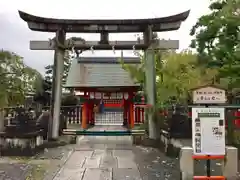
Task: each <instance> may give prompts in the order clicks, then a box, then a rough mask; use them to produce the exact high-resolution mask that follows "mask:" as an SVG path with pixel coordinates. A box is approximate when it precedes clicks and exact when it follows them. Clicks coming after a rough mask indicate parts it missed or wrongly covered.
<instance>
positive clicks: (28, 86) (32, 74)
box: [0, 50, 42, 107]
mask: <svg viewBox="0 0 240 180" xmlns="http://www.w3.org/2000/svg"><path fill="white" fill-rule="evenodd" d="M0 61H1V66H0V107H5V106H7V105H16V104H17V103H21V102H22V101H23V100H24V98H25V96H26V95H27V94H28V93H32V92H34V91H36V90H39V89H38V88H39V86H40V85H39V83H40V81H39V79H41V78H42V76H41V74H40V73H39V72H38V71H37V70H35V69H32V68H30V67H28V66H27V65H26V64H24V61H23V58H22V57H20V56H19V55H17V54H15V53H12V52H9V51H4V50H2V51H0Z"/></svg>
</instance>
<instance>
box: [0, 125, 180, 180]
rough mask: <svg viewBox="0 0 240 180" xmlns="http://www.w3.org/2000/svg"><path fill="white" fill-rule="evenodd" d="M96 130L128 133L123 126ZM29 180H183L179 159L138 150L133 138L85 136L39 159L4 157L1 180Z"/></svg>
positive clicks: (51, 150) (146, 149)
mask: <svg viewBox="0 0 240 180" xmlns="http://www.w3.org/2000/svg"><path fill="white" fill-rule="evenodd" d="M94 129H95V130H97V129H100V130H112V129H115V130H124V129H123V128H122V127H121V126H118V127H112V126H111V127H104V126H103V127H100V128H99V127H94V128H93V129H91V130H94ZM62 138H63V139H62V140H61V141H65V140H64V139H65V138H66V137H62ZM66 142H67V140H66ZM26 179H27V180H75V179H77V180H86V179H87V180H88V179H94V180H113V179H114V180H161V179H163V180H179V179H180V173H179V163H178V159H172V158H169V157H166V156H165V155H164V154H163V153H162V152H160V151H159V150H157V149H154V148H150V147H142V146H134V145H132V141H131V137H127V136H125V137H120V136H117V137H111V136H109V137H94V136H85V137H83V136H82V137H78V140H77V144H68V145H62V146H58V147H48V148H46V149H45V150H44V152H42V153H40V154H39V155H37V156H35V157H31V158H26V159H25V158H20V159H19V158H13V157H10V158H8V157H0V180H26Z"/></svg>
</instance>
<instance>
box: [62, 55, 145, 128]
mask: <svg viewBox="0 0 240 180" xmlns="http://www.w3.org/2000/svg"><path fill="white" fill-rule="evenodd" d="M119 60H120V58H119V57H79V58H78V59H74V60H73V62H72V64H71V67H70V70H69V73H68V77H67V81H66V84H65V87H68V88H73V89H74V90H76V91H81V92H84V95H83V96H82V98H81V99H82V103H83V106H82V127H83V128H86V127H87V125H88V124H95V125H129V126H130V127H133V126H134V124H135V122H142V121H143V119H144V110H143V107H141V106H139V107H138V108H136V106H135V103H134V97H135V94H136V92H137V91H139V90H140V84H138V83H136V82H135V81H134V80H133V79H132V78H131V77H130V74H129V73H128V72H127V71H126V70H124V69H123V68H122V64H121V63H120V61H119ZM123 62H124V64H130V65H133V66H137V65H138V64H140V59H139V58H138V57H124V58H123ZM101 100H102V101H103V102H104V112H102V113H100V112H95V111H94V105H96V104H99V103H100V101H101Z"/></svg>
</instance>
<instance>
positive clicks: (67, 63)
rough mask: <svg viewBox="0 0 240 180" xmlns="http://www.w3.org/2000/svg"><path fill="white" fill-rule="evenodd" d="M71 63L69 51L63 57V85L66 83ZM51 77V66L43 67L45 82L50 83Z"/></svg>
mask: <svg viewBox="0 0 240 180" xmlns="http://www.w3.org/2000/svg"><path fill="white" fill-rule="evenodd" d="M71 62H72V55H71V53H70V51H65V56H64V67H63V68H64V69H63V79H62V81H63V83H66V79H67V75H68V72H69V68H70V65H71ZM52 76H53V64H51V65H48V66H46V67H45V80H46V81H48V82H52V78H53V77H52Z"/></svg>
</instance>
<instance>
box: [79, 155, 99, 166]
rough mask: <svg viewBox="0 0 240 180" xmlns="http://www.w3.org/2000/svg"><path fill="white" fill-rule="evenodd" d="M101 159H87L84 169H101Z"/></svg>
mask: <svg viewBox="0 0 240 180" xmlns="http://www.w3.org/2000/svg"><path fill="white" fill-rule="evenodd" d="M100 161H101V157H90V158H86V160H85V162H84V164H83V166H82V167H83V168H99V167H100Z"/></svg>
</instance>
